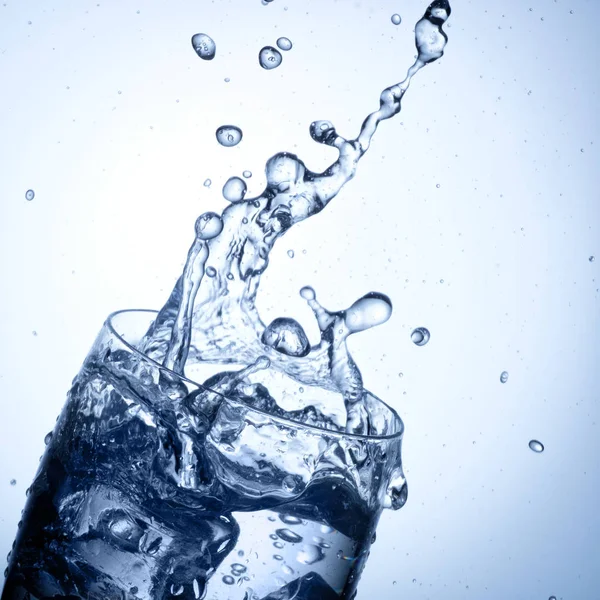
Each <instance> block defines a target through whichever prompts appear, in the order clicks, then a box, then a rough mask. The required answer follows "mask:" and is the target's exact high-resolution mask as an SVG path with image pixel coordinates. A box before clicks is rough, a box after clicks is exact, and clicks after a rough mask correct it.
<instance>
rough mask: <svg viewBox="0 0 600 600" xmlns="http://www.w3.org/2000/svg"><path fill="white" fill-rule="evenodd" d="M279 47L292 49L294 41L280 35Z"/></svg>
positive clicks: (286, 49)
mask: <svg viewBox="0 0 600 600" xmlns="http://www.w3.org/2000/svg"><path fill="white" fill-rule="evenodd" d="M277 47H278V48H279V49H280V50H283V51H284V52H287V51H288V50H291V49H292V41H291V40H290V39H288V38H286V37H280V38H279V39H278V40H277Z"/></svg>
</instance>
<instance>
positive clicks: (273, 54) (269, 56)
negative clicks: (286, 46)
mask: <svg viewBox="0 0 600 600" xmlns="http://www.w3.org/2000/svg"><path fill="white" fill-rule="evenodd" d="M282 60H283V57H282V56H281V52H279V50H277V48H273V46H265V47H264V48H262V49H261V51H260V52H259V53H258V62H259V64H260V66H261V67H262V68H263V69H267V71H270V70H271V69H276V68H277V67H278V66H279V65H280V64H281V61H282Z"/></svg>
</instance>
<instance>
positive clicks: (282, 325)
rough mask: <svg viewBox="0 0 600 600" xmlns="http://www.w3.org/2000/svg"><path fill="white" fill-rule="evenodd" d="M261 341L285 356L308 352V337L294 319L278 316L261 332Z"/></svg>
mask: <svg viewBox="0 0 600 600" xmlns="http://www.w3.org/2000/svg"><path fill="white" fill-rule="evenodd" d="M262 342H263V344H265V346H269V347H271V348H273V349H274V350H277V352H281V353H282V354H286V355H287V356H306V355H307V354H308V353H309V352H310V344H309V343H308V337H307V336H306V333H304V329H302V325H300V323H298V321H295V320H294V319H289V318H287V317H279V318H277V319H275V320H274V321H272V322H271V324H270V325H269V326H268V327H267V328H266V329H265V330H264V332H263V334H262Z"/></svg>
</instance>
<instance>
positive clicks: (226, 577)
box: [223, 575, 235, 585]
mask: <svg viewBox="0 0 600 600" xmlns="http://www.w3.org/2000/svg"><path fill="white" fill-rule="evenodd" d="M223 583H224V584H225V585H233V584H234V583H235V579H234V578H233V577H232V576H231V575H224V576H223Z"/></svg>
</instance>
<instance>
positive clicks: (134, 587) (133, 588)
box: [129, 585, 139, 596]
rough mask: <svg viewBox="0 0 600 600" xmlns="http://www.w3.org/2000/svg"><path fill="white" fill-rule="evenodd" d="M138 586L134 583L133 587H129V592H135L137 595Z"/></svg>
mask: <svg viewBox="0 0 600 600" xmlns="http://www.w3.org/2000/svg"><path fill="white" fill-rule="evenodd" d="M138 591H139V590H138V588H137V587H136V586H135V585H134V586H133V587H131V588H129V593H130V594H133V595H134V596H135V594H137V593H138Z"/></svg>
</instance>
